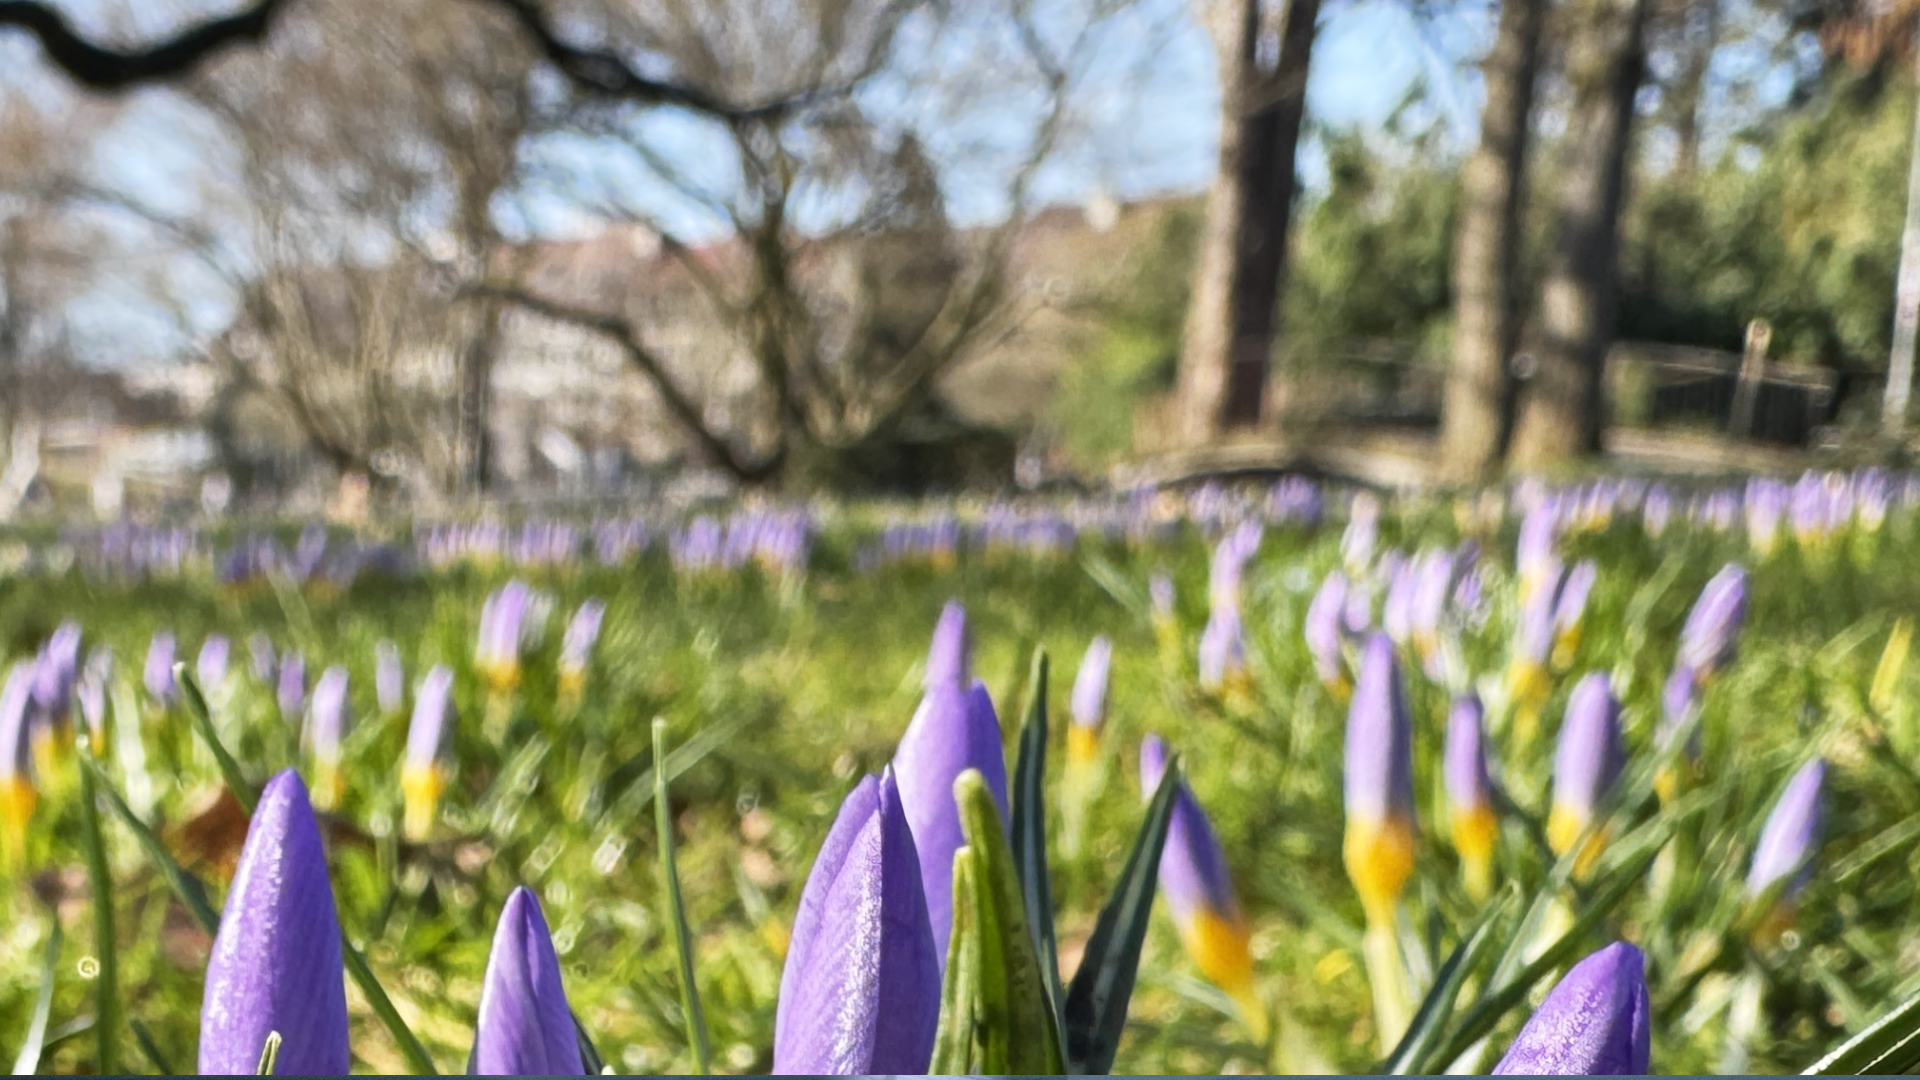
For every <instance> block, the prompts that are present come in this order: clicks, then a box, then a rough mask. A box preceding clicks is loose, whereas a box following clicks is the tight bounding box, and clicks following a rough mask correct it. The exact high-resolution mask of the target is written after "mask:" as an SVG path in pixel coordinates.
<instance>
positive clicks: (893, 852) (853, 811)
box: [773, 688, 953, 1075]
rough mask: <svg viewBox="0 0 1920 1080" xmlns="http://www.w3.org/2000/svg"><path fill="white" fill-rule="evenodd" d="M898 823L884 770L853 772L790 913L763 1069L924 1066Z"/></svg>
mask: <svg viewBox="0 0 1920 1080" xmlns="http://www.w3.org/2000/svg"><path fill="white" fill-rule="evenodd" d="M951 689H952V688H947V690H942V691H936V693H944V692H947V691H950V690H951ZM947 801H948V802H950V803H951V802H952V801H953V794H952V786H951V784H949V786H948V792H947ZM909 820H910V811H909V810H908V809H907V805H906V792H905V791H904V790H902V789H898V788H897V787H896V783H895V773H894V772H893V770H888V771H887V773H886V775H884V776H882V777H880V778H878V779H876V778H874V777H871V776H869V777H866V778H865V779H863V780H861V781H860V783H859V784H858V785H857V786H856V787H855V788H854V789H853V791H852V792H851V793H850V794H848V795H847V798H846V801H845V802H843V803H841V804H840V815H839V817H838V818H836V819H835V820H834V823H833V828H832V830H831V831H829V832H828V833H827V840H826V843H824V844H822V845H821V847H820V854H819V856H818V857H817V858H816V859H814V862H813V869H812V870H811V871H809V872H808V873H807V884H806V888H805V889H804V890H803V891H802V892H801V894H800V910H799V911H798V912H797V913H796V914H795V915H794V919H793V934H792V937H791V941H790V944H789V945H788V947H787V964H786V969H785V970H784V971H783V972H781V975H780V999H779V1005H778V1007H777V1009H776V1011H775V1013H774V1020H773V1071H774V1072H776V1073H784V1074H834V1075H852V1074H873V1073H885V1074H916V1073H923V1072H925V1071H926V1069H927V1063H928V1062H929V1061H930V1060H931V1059H932V1056H933V1036H934V1029H935V1026H936V1024H937V1023H938V1020H939V1016H940V987H941V974H940V971H941V960H940V954H939V952H937V951H936V949H937V945H936V942H935V940H934V934H933V932H932V929H931V927H930V926H929V924H928V922H927V910H928V903H927V901H928V899H929V897H928V896H927V895H926V893H925V892H924V886H923V878H922V874H923V871H922V869H921V868H922V867H923V866H924V865H925V863H924V860H922V859H921V857H920V854H919V853H918V852H917V851H916V849H915V845H914V837H915V833H914V830H913V829H912V828H911V826H910V825H909ZM952 854H953V853H952V852H951V851H949V852H948V853H947V857H948V858H947V865H948V867H949V870H948V875H949V877H951V874H952V870H951V867H952Z"/></svg>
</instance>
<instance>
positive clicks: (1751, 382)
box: [1727, 319, 1773, 439]
mask: <svg viewBox="0 0 1920 1080" xmlns="http://www.w3.org/2000/svg"><path fill="white" fill-rule="evenodd" d="M1772 340H1773V327H1772V326H1771V325H1769V324H1768V323H1767V320H1765V319H1755V320H1753V321H1752V322H1749V323H1748V324H1747V348H1746V351H1745V352H1744V353H1742V354H1741V356H1740V374H1739V375H1738V376H1736V378H1735V380H1734V384H1733V408H1732V409H1731V412H1732V415H1731V416H1729V417H1728V418H1727V433H1728V434H1730V435H1732V436H1733V437H1734V438H1736V439H1750V438H1752V437H1753V414H1754V409H1755V407H1756V406H1757V405H1758V404H1759V402H1760V379H1761V376H1763V375H1765V374H1766V370H1767V345H1768V344H1769V343H1770V342H1771V341H1772Z"/></svg>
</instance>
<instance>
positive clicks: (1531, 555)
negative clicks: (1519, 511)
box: [1513, 502, 1560, 604]
mask: <svg viewBox="0 0 1920 1080" xmlns="http://www.w3.org/2000/svg"><path fill="white" fill-rule="evenodd" d="M1554 518H1555V512H1554V509H1553V506H1552V504H1551V503H1549V502H1543V503H1541V504H1539V505H1537V506H1535V507H1534V508H1533V509H1531V510H1529V511H1527V516H1526V517H1524V518H1522V519H1521V520H1520V539H1519V542H1518V543H1517V544H1516V546H1515V548H1514V553H1513V563H1514V568H1515V570H1517V571H1518V572H1519V575H1520V597H1521V603H1522V604H1524V603H1526V601H1527V598H1528V597H1531V596H1532V595H1533V594H1534V593H1536V592H1538V591H1539V590H1541V589H1543V588H1551V587H1552V586H1553V585H1554V584H1555V582H1557V581H1558V579H1559V573H1560V564H1559V560H1558V559H1556V558H1554V554H1553V544H1554V539H1555V536H1556V533H1557V532H1558V525H1557V523H1556V522H1555V520H1554Z"/></svg>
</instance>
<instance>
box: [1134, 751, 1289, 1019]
mask: <svg viewBox="0 0 1920 1080" xmlns="http://www.w3.org/2000/svg"><path fill="white" fill-rule="evenodd" d="M1166 773H1167V744H1166V743H1165V742H1164V741H1163V740H1162V739H1161V738H1160V736H1158V735H1148V736H1147V737H1146V738H1145V739H1143V740H1142V741H1141V743H1140V791H1141V794H1142V796H1143V797H1145V798H1147V799H1151V798H1153V793H1154V792H1156V791H1158V790H1159V789H1160V782H1161V779H1162V778H1163V777H1164V776H1166ZM1160 895H1162V896H1164V897H1166V898H1167V910H1168V912H1169V913H1171V914H1172V915H1173V925H1174V928H1175V929H1177V930H1178V931H1179V933H1180V943H1181V944H1182V945H1183V946H1185V947H1186V950H1187V955H1188V956H1190V957H1192V958H1193V962H1194V966H1196V967H1198V968H1199V969H1200V973H1201V974H1202V975H1205V976H1206V977H1207V978H1208V979H1210V980H1212V981H1213V982H1214V984H1215V985H1217V986H1219V987H1220V988H1221V989H1222V990H1225V991H1226V992H1227V993H1228V994H1229V995H1230V996H1231V997H1232V998H1233V999H1234V1001H1236V1002H1237V1003H1239V1005H1240V1008H1241V1012H1242V1014H1243V1015H1244V1016H1245V1017H1246V1018H1247V1020H1248V1022H1249V1023H1251V1024H1253V1025H1254V1027H1255V1029H1256V1031H1257V1032H1259V1033H1262V1034H1264V1027H1265V1023H1266V1009H1265V1007H1264V1006H1262V1005H1261V1004H1260V1000H1259V998H1258V996H1257V995H1256V994H1255V993H1254V986H1253V953H1252V952H1251V951H1250V950H1249V948H1248V941H1249V938H1250V931H1249V929H1248V926H1247V919H1246V915H1245V914H1244V913H1243V912H1242V910H1241V908H1240V900H1239V897H1238V896H1237V895H1236V894H1235V893H1234V890H1233V879H1232V876H1231V875H1230V874H1229V873H1228V872H1227V857H1226V853H1225V852H1224V851H1223V850H1222V849H1221V847H1220V839H1219V837H1217V836H1215V835H1214V831H1213V825H1212V823H1210V822H1209V821H1208V820H1207V814H1206V811H1204V810H1202V809H1201V808H1200V802H1199V800H1197V799H1195V798H1194V797H1193V791H1192V790H1191V789H1190V788H1188V787H1187V784H1186V781H1185V780H1182V781H1180V785H1179V787H1178V788H1177V789H1176V790H1175V791H1174V795H1173V818H1172V820H1171V821H1169V822H1168V824H1167V839H1166V844H1165V846H1164V847H1162V848H1161V853H1160Z"/></svg>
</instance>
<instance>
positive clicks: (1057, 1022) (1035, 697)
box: [1012, 649, 1066, 1031]
mask: <svg viewBox="0 0 1920 1080" xmlns="http://www.w3.org/2000/svg"><path fill="white" fill-rule="evenodd" d="M1029 688H1030V691H1031V694H1032V696H1031V698H1030V699H1029V700H1028V702H1027V715H1026V719H1025V720H1023V721H1022V722H1021V724H1020V754H1019V757H1018V758H1017V759H1016V760H1015V762H1014V767H1013V822H1012V824H1013V836H1012V841H1013V863H1014V869H1015V870H1017V871H1018V872H1019V875H1020V894H1021V899H1022V900H1023V901H1025V905H1026V911H1027V927H1028V929H1029V930H1030V931H1031V932H1032V934H1033V951H1034V954H1035V956H1037V957H1038V958H1039V962H1040V981H1041V985H1042V987H1043V988H1044V989H1045V990H1046V994H1047V1007H1048V1008H1050V1009H1052V1010H1053V1014H1054V1029H1055V1030H1056V1031H1058V1030H1060V1029H1061V1028H1062V1027H1063V1026H1064V1025H1063V1023H1062V1020H1061V1016H1060V1003H1061V999H1062V998H1063V997H1065V996H1066V995H1065V991H1064V990H1063V988H1062V987H1061V985H1060V948H1059V945H1058V943H1057V942H1056V941H1055V939H1054V928H1053V881H1052V875H1051V873H1050V872H1049V871H1048V870H1047V804H1046V780H1047V651H1046V650H1045V649H1035V650H1034V652H1033V675H1032V677H1031V678H1030V680H1029Z"/></svg>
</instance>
